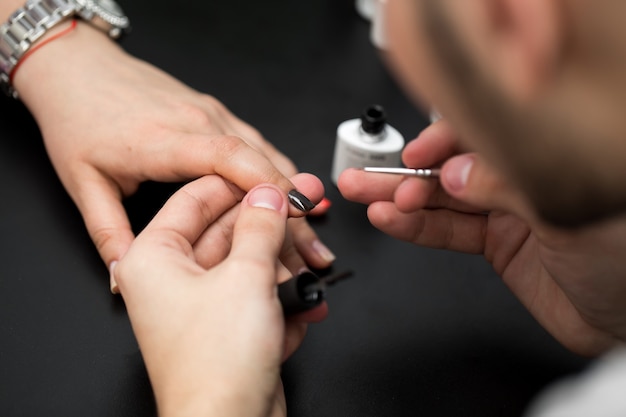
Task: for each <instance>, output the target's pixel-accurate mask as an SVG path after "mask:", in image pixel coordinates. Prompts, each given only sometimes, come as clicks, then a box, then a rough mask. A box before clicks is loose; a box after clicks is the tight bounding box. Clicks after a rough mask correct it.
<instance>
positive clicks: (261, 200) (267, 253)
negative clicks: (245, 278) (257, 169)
mask: <svg viewBox="0 0 626 417" xmlns="http://www.w3.org/2000/svg"><path fill="white" fill-rule="evenodd" d="M287 211H288V203H287V198H286V195H285V193H284V192H283V191H281V189H280V188H278V187H277V186H275V185H272V184H262V185H258V186H256V187H255V188H253V189H252V190H250V192H249V193H248V194H247V195H246V197H245V198H244V199H243V201H242V204H241V210H240V213H239V217H238V218H237V222H236V223H235V228H234V232H233V244H232V249H231V252H230V255H229V261H231V262H236V263H237V265H239V266H240V267H242V268H243V269H244V271H247V270H248V269H249V270H250V271H249V272H250V273H251V274H254V275H255V276H262V277H264V278H265V279H267V280H268V284H270V285H271V287H272V288H273V287H274V286H275V285H276V266H277V260H278V256H279V253H280V250H281V248H282V245H283V241H284V239H285V230H286V227H287ZM244 275H245V274H244Z"/></svg>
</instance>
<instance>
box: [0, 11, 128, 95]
mask: <svg viewBox="0 0 626 417" xmlns="http://www.w3.org/2000/svg"><path fill="white" fill-rule="evenodd" d="M69 17H78V18H81V19H83V20H86V21H88V22H89V23H91V24H92V25H94V26H95V27H97V28H99V29H101V30H103V31H105V32H106V33H108V34H109V36H110V37H111V38H114V39H117V38H119V37H120V36H121V35H122V34H123V33H125V32H127V31H128V30H129V28H130V22H129V20H128V18H127V17H126V16H125V15H124V12H123V11H122V9H121V8H120V6H119V5H118V4H117V3H116V2H114V1H113V0H27V1H26V4H25V5H24V6H23V7H22V8H20V9H18V10H16V11H15V12H14V13H13V14H12V15H11V16H10V17H9V20H8V21H7V22H6V23H4V24H3V25H2V26H0V88H1V89H2V90H3V91H4V92H5V93H7V94H8V95H10V96H13V97H15V98H17V92H16V91H15V90H14V89H13V87H12V86H11V72H12V71H13V69H14V68H15V65H17V63H18V62H19V60H20V58H22V57H23V56H24V54H25V53H26V52H27V51H28V50H29V49H30V47H31V45H32V44H33V43H35V42H36V41H37V40H38V39H39V38H41V37H42V36H43V35H44V34H45V33H46V32H47V31H48V30H49V29H51V28H52V27H54V26H55V25H57V24H59V23H61V22H62V21H64V20H65V19H67V18H69Z"/></svg>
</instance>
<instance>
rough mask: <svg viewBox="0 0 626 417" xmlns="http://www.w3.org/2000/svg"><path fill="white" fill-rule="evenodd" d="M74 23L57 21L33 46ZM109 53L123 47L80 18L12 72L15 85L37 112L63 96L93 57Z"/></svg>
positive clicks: (21, 96) (30, 106) (116, 52)
mask: <svg viewBox="0 0 626 417" xmlns="http://www.w3.org/2000/svg"><path fill="white" fill-rule="evenodd" d="M71 24H72V22H71V21H67V22H63V23H61V24H59V25H57V26H56V27H54V28H53V29H51V30H50V31H49V33H46V35H45V36H44V37H42V39H41V40H39V41H38V42H37V43H36V44H34V45H33V47H35V46H36V45H37V44H39V42H45V41H46V39H50V38H51V37H53V36H55V35H58V34H59V33H60V32H62V31H64V30H68V28H69V27H70V25H71ZM109 53H113V54H120V53H122V51H121V48H120V47H119V46H118V45H117V44H116V42H115V41H113V40H112V39H110V38H109V37H108V36H107V35H106V34H105V33H103V32H101V31H100V30H98V29H95V28H93V27H92V26H91V25H89V24H88V23H86V22H83V21H81V20H78V21H76V28H75V29H74V30H73V31H71V32H70V33H68V34H66V35H64V36H62V37H60V38H57V39H54V40H53V41H52V42H49V43H47V44H45V45H43V46H42V47H41V48H40V49H38V50H37V51H35V53H33V54H32V56H29V57H28V59H27V60H25V61H24V62H22V63H21V64H20V66H19V70H18V71H16V72H15V74H14V76H13V87H14V88H15V89H16V90H17V91H18V93H19V96H20V98H21V100H22V101H23V102H24V104H26V106H27V107H28V108H29V109H30V110H31V111H32V112H33V113H35V112H36V110H37V109H38V108H42V107H43V106H45V105H46V103H54V100H60V99H62V97H63V95H64V94H65V93H66V89H67V88H71V85H72V82H73V81H75V80H76V77H77V76H79V74H80V73H81V72H82V71H81V68H83V67H84V66H87V65H89V64H90V60H91V61H93V60H94V59H96V58H97V56H98V55H100V56H103V55H105V54H109ZM83 75H86V74H83ZM35 116H36V114H35Z"/></svg>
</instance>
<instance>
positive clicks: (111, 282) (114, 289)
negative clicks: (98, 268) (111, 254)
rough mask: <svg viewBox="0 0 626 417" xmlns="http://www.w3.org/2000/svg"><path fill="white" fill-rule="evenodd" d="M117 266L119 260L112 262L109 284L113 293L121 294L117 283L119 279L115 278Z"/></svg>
mask: <svg viewBox="0 0 626 417" xmlns="http://www.w3.org/2000/svg"><path fill="white" fill-rule="evenodd" d="M116 266H117V261H113V262H111V264H110V265H109V285H110V290H111V294H119V293H120V289H119V286H118V285H117V280H116V279H115V267H116Z"/></svg>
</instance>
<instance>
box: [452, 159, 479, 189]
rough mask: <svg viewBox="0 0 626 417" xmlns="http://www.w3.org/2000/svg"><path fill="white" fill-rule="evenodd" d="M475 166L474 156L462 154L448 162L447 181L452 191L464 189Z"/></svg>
mask: <svg viewBox="0 0 626 417" xmlns="http://www.w3.org/2000/svg"><path fill="white" fill-rule="evenodd" d="M473 166H474V157H473V156H471V155H461V156H457V157H455V158H452V159H450V160H449V161H448V162H446V169H445V176H446V178H445V181H446V183H447V184H448V187H449V188H450V190H451V191H462V190H463V189H464V188H465V186H466V185H467V179H468V178H469V174H470V172H471V170H472V167H473Z"/></svg>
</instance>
